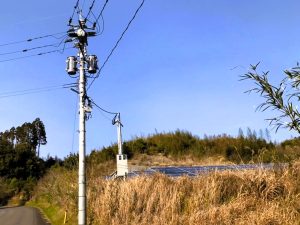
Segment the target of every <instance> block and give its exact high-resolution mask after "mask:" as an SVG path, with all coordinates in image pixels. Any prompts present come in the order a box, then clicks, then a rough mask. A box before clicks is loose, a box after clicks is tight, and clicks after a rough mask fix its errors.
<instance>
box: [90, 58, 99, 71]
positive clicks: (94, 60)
mask: <svg viewBox="0 0 300 225" xmlns="http://www.w3.org/2000/svg"><path fill="white" fill-rule="evenodd" d="M97 69H98V58H97V56H95V55H90V56H89V57H88V72H89V73H91V74H94V73H96V72H97Z"/></svg>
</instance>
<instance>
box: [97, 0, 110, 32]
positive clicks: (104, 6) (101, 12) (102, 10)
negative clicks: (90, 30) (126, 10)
mask: <svg viewBox="0 0 300 225" xmlns="http://www.w3.org/2000/svg"><path fill="white" fill-rule="evenodd" d="M108 1H109V0H105V3H104V5H103V6H102V9H101V11H100V14H99V16H98V17H97V19H96V20H95V22H94V25H93V27H94V29H95V27H96V25H97V24H98V20H99V19H100V17H102V14H103V12H104V10H105V8H106V5H107V3H108Z"/></svg>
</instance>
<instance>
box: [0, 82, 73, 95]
mask: <svg viewBox="0 0 300 225" xmlns="http://www.w3.org/2000/svg"><path fill="white" fill-rule="evenodd" d="M75 85H76V84H75V83H70V84H62V85H57V86H48V87H41V88H32V89H26V90H19V91H8V92H2V93H0V99H2V98H9V97H15V96H22V95H28V94H36V93H41V92H49V91H54V90H59V89H65V88H71V87H74V86H75Z"/></svg>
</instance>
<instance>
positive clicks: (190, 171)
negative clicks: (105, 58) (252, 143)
mask: <svg viewBox="0 0 300 225" xmlns="http://www.w3.org/2000/svg"><path fill="white" fill-rule="evenodd" d="M280 166H281V167H282V166H283V167H284V166H286V165H285V164H281V165H280ZM274 167H275V165H274V164H273V163H265V164H240V165H217V166H168V167H150V168H148V169H146V170H144V171H131V172H130V173H129V174H128V177H135V176H140V175H153V174H155V173H162V174H165V175H167V176H170V177H179V176H197V175H200V174H205V173H208V172H213V171H224V170H253V169H273V168H274Z"/></svg>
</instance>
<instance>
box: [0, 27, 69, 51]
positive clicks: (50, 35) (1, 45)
mask: <svg viewBox="0 0 300 225" xmlns="http://www.w3.org/2000/svg"><path fill="white" fill-rule="evenodd" d="M66 33H67V32H65V31H64V32H58V33H54V34H47V35H44V36H39V37H33V38H28V39H26V40H22V41H13V42H8V43H4V44H0V47H3V46H8V45H15V44H20V43H25V42H32V41H35V40H39V39H43V38H49V37H52V38H55V39H61V38H63V37H64V36H65V35H63V36H62V37H56V35H59V34H66Z"/></svg>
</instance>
